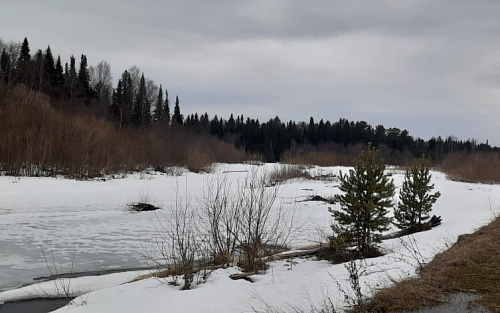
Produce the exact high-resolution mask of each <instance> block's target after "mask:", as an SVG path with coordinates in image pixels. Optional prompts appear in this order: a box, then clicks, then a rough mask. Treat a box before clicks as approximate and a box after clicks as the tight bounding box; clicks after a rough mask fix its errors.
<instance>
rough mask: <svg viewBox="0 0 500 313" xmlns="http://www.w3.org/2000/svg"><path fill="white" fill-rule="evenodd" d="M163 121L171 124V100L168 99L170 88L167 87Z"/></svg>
mask: <svg viewBox="0 0 500 313" xmlns="http://www.w3.org/2000/svg"><path fill="white" fill-rule="evenodd" d="M162 120H163V122H164V123H165V125H170V100H169V99H168V90H167V89H166V88H165V105H164V106H163V118H162Z"/></svg>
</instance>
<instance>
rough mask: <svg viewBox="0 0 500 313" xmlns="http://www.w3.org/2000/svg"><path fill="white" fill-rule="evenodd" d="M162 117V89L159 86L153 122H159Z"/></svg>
mask: <svg viewBox="0 0 500 313" xmlns="http://www.w3.org/2000/svg"><path fill="white" fill-rule="evenodd" d="M162 116H163V88H162V87H161V85H160V89H159V90H158V97H157V98H156V106H155V110H154V121H155V122H159V121H160V120H161V119H162Z"/></svg>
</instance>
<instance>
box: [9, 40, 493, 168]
mask: <svg viewBox="0 0 500 313" xmlns="http://www.w3.org/2000/svg"><path fill="white" fill-rule="evenodd" d="M0 51H1V57H0V123H1V124H0V139H2V140H3V142H4V143H10V144H9V145H5V144H4V145H3V147H4V148H2V151H0V165H1V166H2V168H3V170H5V171H8V170H12V169H15V170H14V172H16V171H17V172H18V173H21V172H23V171H24V172H25V173H27V174H31V175H32V174H33V173H32V172H31V171H32V170H27V169H28V168H32V167H33V166H35V168H36V170H34V171H35V172H37V173H38V172H39V173H47V171H49V172H50V173H52V174H53V173H54V172H56V171H61V170H62V171H63V172H65V171H67V170H68V169H69V168H78V169H79V170H78V171H80V172H81V174H80V175H81V176H86V175H93V174H91V172H92V173H94V174H98V173H102V172H103V171H107V170H118V169H122V170H128V169H132V168H135V167H141V166H142V167H151V166H153V167H155V168H158V169H161V168H162V167H165V166H168V165H172V164H183V165H186V164H187V165H188V166H189V163H190V161H191V162H194V161H193V160H196V162H194V163H198V164H200V165H199V167H203V166H205V165H206V164H209V163H210V162H216V161H223V162H239V161H243V160H245V159H249V158H257V159H260V160H262V161H266V162H299V163H311V162H313V163H323V164H325V163H338V164H349V160H351V159H352V157H354V156H356V155H357V154H358V153H359V151H360V150H361V149H362V148H363V147H364V146H365V145H366V144H367V143H371V144H372V145H373V146H375V147H377V149H379V150H380V152H381V156H382V157H383V158H384V160H385V162H386V163H388V164H394V165H404V164H408V163H410V162H412V161H414V160H415V159H416V158H419V157H421V156H422V155H425V156H427V157H428V158H429V159H431V161H433V162H434V164H442V163H443V162H444V163H450V162H451V163H457V162H460V158H459V157H457V154H462V155H463V154H471V153H487V152H496V151H498V148H497V147H492V146H490V145H489V144H488V142H485V143H478V142H476V141H475V140H473V139H467V140H459V139H457V138H455V137H453V136H448V137H446V138H442V137H440V136H438V137H433V138H431V139H430V140H423V139H420V138H415V137H413V136H411V134H410V133H409V132H408V131H407V130H405V129H400V128H395V127H386V126H383V125H376V126H373V125H370V124H368V123H366V122H364V121H349V120H347V119H345V118H341V117H339V119H338V120H336V121H328V120H323V119H321V120H319V121H317V120H314V119H313V118H312V117H310V118H309V117H304V120H305V121H282V120H281V119H280V118H279V117H278V116H276V117H274V118H270V119H269V120H267V121H259V120H258V119H255V118H252V117H250V116H243V115H239V114H238V112H234V115H233V114H231V115H230V116H229V117H222V116H218V115H213V116H210V115H209V114H208V113H206V112H192V113H191V112H190V113H189V114H186V113H184V114H183V113H181V112H182V111H181V108H182V102H181V99H182V95H180V96H179V95H175V96H174V95H173V94H171V93H169V90H168V86H164V85H162V84H158V83H156V82H154V81H153V80H151V79H149V78H147V77H146V76H145V73H143V72H141V70H140V68H139V67H137V66H135V65H134V66H131V67H130V68H128V69H125V70H124V71H123V72H122V74H121V76H120V77H118V78H117V79H115V80H113V78H112V77H111V65H110V64H109V63H108V62H106V61H100V62H99V63H97V65H95V66H94V65H90V64H91V62H90V61H89V59H88V58H87V56H86V55H85V54H81V55H80V56H79V57H75V56H73V55H71V56H69V57H68V58H66V57H65V56H62V57H61V56H60V55H57V54H56V53H54V52H52V50H51V48H50V45H49V46H47V48H46V49H45V50H40V49H39V50H33V49H32V47H30V44H29V41H28V39H27V38H24V40H23V41H22V42H9V43H7V42H4V41H3V40H1V39H0ZM56 55H57V57H56ZM115 82H116V83H115ZM30 97H31V98H30ZM27 98H30V99H31V104H26V105H25V106H21V105H19V104H18V103H19V102H22V99H27ZM35 98H36V99H37V100H34V99H35ZM34 106H38V107H34ZM42 107H43V110H45V111H44V112H45V113H44V114H45V115H47V114H48V113H47V111H50V112H51V113H50V114H51V118H52V120H49V119H47V118H46V119H44V120H40V121H39V122H35V121H36V120H37V119H41V118H42V116H45V115H44V114H41V113H40V111H39V110H42ZM21 108H24V111H23V110H21ZM9 112H10V113H9ZM29 112H31V114H32V115H31V116H30V113H29ZM33 112H36V113H33ZM9 114H14V115H9ZM20 115H23V116H24V117H25V119H24V120H23V118H22V117H21V116H20ZM30 118H34V119H30ZM57 121H59V122H61V123H59V124H58V122H57ZM16 123H17V124H16ZM37 123H39V124H37ZM68 123H69V125H68ZM48 124H50V125H48ZM34 125H37V126H36V127H35V126H34ZM77 125H80V126H77ZM92 125H93V126H92ZM75 127H76V128H75ZM78 127H80V128H78ZM51 129H52V130H54V134H56V135H54V136H52V135H51V136H49V135H47V134H48V133H50V131H51ZM56 129H57V132H55V130H56ZM71 129H73V132H74V133H78V134H79V135H78V136H76V135H75V134H74V133H72V132H71V131H70V130H71ZM43 134H45V135H46V137H43V138H42V137H40V136H42V135H43ZM106 134H108V137H106ZM71 136H74V137H71ZM98 138H100V139H98ZM207 138H210V139H207ZM65 140H66V141H68V144H67V145H66V146H65V144H64V142H65ZM99 140H100V141H99ZM70 141H79V144H80V145H81V146H79V147H76V146H75V144H69V142H70ZM83 143H86V144H85V145H83ZM208 143H210V144H208ZM43 145H46V146H47V147H45V148H42V147H38V146H43ZM50 145H53V147H52V148H51V149H53V150H54V151H52V150H51V151H50V152H49V151H48V150H49V146H50ZM37 147H38V148H37ZM37 149H39V150H40V151H38V152H35V151H36V150H37ZM45 150H47V151H45ZM63 150H64V152H62V151H63ZM66 150H74V151H72V152H70V151H66ZM43 151H45V152H43ZM71 154H73V155H74V156H71ZM94 154H95V155H94ZM57 155H59V156H57ZM82 155H83V156H82ZM135 155H137V156H136V157H134V156H135ZM35 156H36V157H35ZM76 156H78V158H77V159H78V160H75V158H76ZM118 156H122V157H121V158H119V157H118ZM333 156H335V157H333ZM450 156H453V157H450ZM49 160H50V161H49ZM96 162H97V163H98V164H97V165H96ZM202 165H203V166H202ZM93 167H95V168H94V169H93V170H92V171H89V169H90V168H93ZM21 169H22V170H21ZM72 171H73V172H74V170H72Z"/></svg>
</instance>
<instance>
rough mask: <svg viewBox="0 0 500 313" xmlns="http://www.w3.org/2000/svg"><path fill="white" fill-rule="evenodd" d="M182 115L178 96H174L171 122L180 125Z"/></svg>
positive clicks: (182, 118) (182, 119)
mask: <svg viewBox="0 0 500 313" xmlns="http://www.w3.org/2000/svg"><path fill="white" fill-rule="evenodd" d="M183 121H184V117H183V116H182V114H181V108H180V106H179V96H176V97H175V107H174V115H173V116H172V122H173V123H174V124H176V125H182V123H183Z"/></svg>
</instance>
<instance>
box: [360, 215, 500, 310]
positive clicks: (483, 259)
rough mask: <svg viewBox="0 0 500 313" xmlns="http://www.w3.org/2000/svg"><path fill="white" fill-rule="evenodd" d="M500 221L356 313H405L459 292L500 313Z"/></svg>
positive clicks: (462, 240) (466, 238) (464, 239)
mask: <svg viewBox="0 0 500 313" xmlns="http://www.w3.org/2000/svg"><path fill="white" fill-rule="evenodd" d="M499 264H500V218H497V219H496V220H494V221H493V222H492V223H491V224H489V225H487V226H484V227H482V228H480V229H479V230H478V231H476V232H475V233H473V234H470V235H462V236H460V237H459V238H458V240H457V242H456V243H455V244H454V245H453V246H452V247H451V248H450V249H449V250H447V251H445V252H443V253H441V254H438V255H436V257H435V258H434V260H432V262H430V263H429V264H428V265H427V266H426V267H425V268H424V269H423V270H422V271H421V273H420V276H419V277H417V278H413V279H408V280H405V281H403V282H400V283H397V284H396V285H395V286H394V287H392V288H388V289H383V290H381V291H380V292H378V293H377V294H376V296H375V297H374V298H373V300H372V301H371V302H369V303H368V304H367V305H365V306H363V307H358V308H356V309H355V310H354V312H404V311H411V310H415V309H417V308H419V307H423V306H427V305H434V304H438V303H440V302H442V301H443V299H444V295H446V294H450V293H457V292H466V293H474V294H478V295H480V296H481V298H480V299H479V300H477V304H479V305H481V306H483V307H485V308H487V309H489V310H491V311H492V312H500V268H499Z"/></svg>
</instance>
